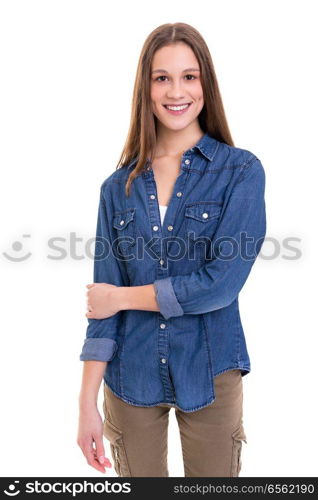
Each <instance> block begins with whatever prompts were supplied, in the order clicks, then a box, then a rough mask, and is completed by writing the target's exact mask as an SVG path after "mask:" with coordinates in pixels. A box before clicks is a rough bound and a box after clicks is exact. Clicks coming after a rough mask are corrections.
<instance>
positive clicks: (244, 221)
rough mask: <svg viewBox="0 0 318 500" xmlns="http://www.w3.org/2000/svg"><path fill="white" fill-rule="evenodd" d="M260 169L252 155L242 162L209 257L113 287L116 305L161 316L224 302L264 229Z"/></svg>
mask: <svg viewBox="0 0 318 500" xmlns="http://www.w3.org/2000/svg"><path fill="white" fill-rule="evenodd" d="M264 195H265V171H264V168H263V166H262V164H261V162H260V160H259V159H258V158H257V157H256V156H254V159H252V161H251V162H250V163H248V164H247V165H245V166H244V169H243V171H242V173H241V175H240V176H239V178H238V180H237V182H236V184H235V186H234V188H233V190H232V193H231V194H230V197H229V200H228V202H227V206H226V208H225V210H224V212H223V216H222V218H221V220H220V222H219V225H218V228H217V230H216V233H215V235H214V237H213V240H212V243H211V244H212V245H213V254H214V255H213V258H212V260H211V261H209V262H208V263H206V264H205V265H203V266H202V267H201V268H200V269H199V270H198V271H194V272H191V273H188V274H185V275H178V276H169V277H167V278H163V279H159V280H155V282H154V283H153V284H149V285H143V286H134V287H118V288H117V290H114V300H115V302H117V306H118V307H119V308H121V309H140V310H146V311H160V312H161V314H162V315H163V317H164V318H165V319H169V318H171V317H173V316H182V315H183V314H203V313H207V312H210V311H214V310H216V309H221V308H223V307H226V306H228V305H229V304H231V302H232V301H233V300H234V299H235V298H236V297H237V295H238V294H239V292H240V290H241V289H242V287H243V285H244V283H245V281H246V279H247V277H248V275H249V273H250V271H251V269H252V266H253V264H254V262H255V260H256V257H257V255H258V253H259V252H260V249H261V247H262V244H263V242H264V239H265V233H266V209H265V198H264Z"/></svg>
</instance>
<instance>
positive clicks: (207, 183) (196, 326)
mask: <svg viewBox="0 0 318 500" xmlns="http://www.w3.org/2000/svg"><path fill="white" fill-rule="evenodd" d="M135 162H136V159H135V160H134V161H132V162H131V163H130V164H129V165H127V166H125V167H122V168H119V169H117V170H116V171H115V172H113V173H112V174H111V175H110V176H109V177H108V178H107V179H106V180H105V181H104V182H103V183H102V185H101V188H100V201H99V210H98V220H97V230H96V240H95V241H96V243H95V259H94V282H95V283H111V284H114V285H118V286H139V285H146V284H149V283H154V287H155V292H156V298H157V302H158V307H159V309H160V311H159V312H156V311H140V310H121V311H119V312H118V313H116V314H114V315H113V316H111V317H109V318H105V319H102V320H97V319H88V327H87V332H86V338H85V340H84V345H83V348H82V352H81V355H80V360H82V361H84V360H99V361H108V365H107V369H106V371H105V374H104V381H105V383H106V384H107V385H108V386H109V388H110V389H111V390H112V391H113V393H114V394H115V395H117V396H118V397H120V398H121V399H122V400H123V401H126V402H127V403H129V404H132V405H136V406H144V407H150V406H156V405H158V404H161V403H166V404H168V405H171V406H174V407H177V408H179V409H181V410H183V411H185V412H192V411H195V410H198V409H200V408H203V407H205V406H207V405H209V404H211V403H212V402H213V401H214V400H215V391H214V380H213V379H214V377H215V376H216V375H218V374H220V373H222V372H225V371H228V370H233V369H240V370H241V373H242V376H244V375H246V374H247V373H249V372H250V370H251V366H250V359H249V355H248V351H247V346H246V341H245V336H244V331H243V326H242V322H241V318H240V312H239V301H238V295H239V292H240V290H241V289H242V287H243V285H244V283H245V281H246V279H247V277H248V275H249V273H250V271H251V268H252V266H253V264H254V262H255V259H256V258H257V255H258V253H259V251H260V249H261V246H262V243H263V241H264V238H265V232H266V215H265V199H264V192H265V172H264V168H263V166H262V164H261V162H260V160H259V159H258V158H257V157H256V156H255V155H254V154H253V153H251V152H250V151H248V150H245V149H241V148H237V147H232V146H228V145H227V144H224V143H222V142H220V141H218V140H216V139H214V138H213V137H211V136H210V135H208V134H207V133H205V134H204V135H203V136H202V137H201V139H200V140H199V141H198V142H197V144H196V145H195V146H194V147H192V148H191V149H188V150H187V151H186V152H185V153H184V154H183V156H182V160H181V171H180V174H179V176H178V177H177V179H176V182H175V185H174V189H173V194H172V197H171V199H170V202H169V205H168V208H167V211H166V214H165V218H164V224H163V225H161V221H160V212H159V205H158V197H157V189H156V182H155V178H154V174H153V170H152V168H151V166H149V165H150V163H149V162H147V163H146V165H145V169H144V171H143V173H142V174H141V175H139V176H138V177H136V179H135V180H134V181H133V183H132V186H131V187H132V190H131V194H130V196H129V197H126V195H125V192H124V191H125V183H126V180H127V177H128V175H129V173H130V172H131V169H132V168H134V165H135ZM146 167H147V168H146Z"/></svg>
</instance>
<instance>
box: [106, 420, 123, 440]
mask: <svg viewBox="0 0 318 500" xmlns="http://www.w3.org/2000/svg"><path fill="white" fill-rule="evenodd" d="M122 434H123V433H122V431H121V430H120V429H118V427H116V426H115V425H114V424H113V423H112V422H111V421H110V420H108V418H105V420H104V436H105V438H106V439H107V440H108V441H110V442H111V443H115V442H116V441H117V440H118V439H121V438H122Z"/></svg>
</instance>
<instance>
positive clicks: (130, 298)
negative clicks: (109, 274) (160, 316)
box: [114, 284, 159, 311]
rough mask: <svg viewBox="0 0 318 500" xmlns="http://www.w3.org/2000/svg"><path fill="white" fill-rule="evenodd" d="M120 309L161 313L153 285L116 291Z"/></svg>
mask: <svg viewBox="0 0 318 500" xmlns="http://www.w3.org/2000/svg"><path fill="white" fill-rule="evenodd" d="M114 293H115V294H116V300H117V301H118V305H119V308H120V309H121V310H122V309H136V310H140V311H159V306H158V303H157V300H156V294H155V289H154V286H153V284H150V285H141V286H130V287H129V286H120V287H117V289H115V290H114Z"/></svg>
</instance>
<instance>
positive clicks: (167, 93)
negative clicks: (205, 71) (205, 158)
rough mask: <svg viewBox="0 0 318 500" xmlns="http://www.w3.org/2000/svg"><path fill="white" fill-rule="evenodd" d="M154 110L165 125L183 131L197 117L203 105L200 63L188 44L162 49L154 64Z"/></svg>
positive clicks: (152, 85) (154, 58)
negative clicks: (179, 106) (184, 105)
mask: <svg viewBox="0 0 318 500" xmlns="http://www.w3.org/2000/svg"><path fill="white" fill-rule="evenodd" d="M150 92H151V103H152V111H153V113H154V115H155V116H156V117H157V118H158V120H159V121H160V122H161V124H162V125H163V126H164V127H166V128H168V129H172V130H182V129H184V128H186V127H188V126H189V125H190V124H191V123H192V122H193V121H194V120H196V119H197V117H198V115H199V113H200V111H201V110H202V108H203V105H204V100H203V90H202V86H201V80H200V67H199V63H198V61H197V59H196V57H195V55H194V53H193V51H192V49H191V48H190V47H189V46H188V45H186V44H185V43H182V42H178V43H177V44H173V45H169V46H165V47H162V48H161V49H158V50H157V51H156V52H155V55H154V57H153V60H152V67H151V86H150ZM180 104H189V106H188V107H187V108H186V109H185V110H181V111H175V112H173V111H169V110H168V109H167V108H166V107H165V106H166V105H171V106H176V105H180Z"/></svg>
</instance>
